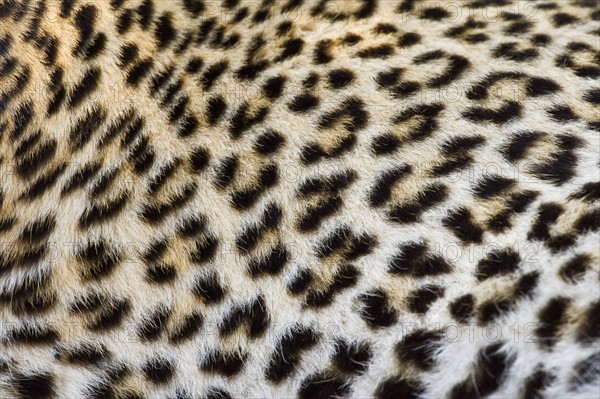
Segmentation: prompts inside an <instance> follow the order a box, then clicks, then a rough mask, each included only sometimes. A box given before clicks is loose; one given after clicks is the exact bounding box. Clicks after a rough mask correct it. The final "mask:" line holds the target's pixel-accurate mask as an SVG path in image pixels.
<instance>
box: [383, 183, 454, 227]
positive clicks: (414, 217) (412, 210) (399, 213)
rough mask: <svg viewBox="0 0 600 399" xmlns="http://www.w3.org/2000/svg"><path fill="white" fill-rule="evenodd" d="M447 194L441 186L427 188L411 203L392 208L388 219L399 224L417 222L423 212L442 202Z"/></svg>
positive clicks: (433, 185)
mask: <svg viewBox="0 0 600 399" xmlns="http://www.w3.org/2000/svg"><path fill="white" fill-rule="evenodd" d="M447 193H448V189H447V187H446V186H445V185H443V184H432V185H430V186H427V187H425V189H424V190H423V191H422V192H421V193H419V195H418V197H417V198H416V199H415V200H413V201H412V202H408V203H404V204H398V205H394V206H392V207H391V209H390V210H389V211H388V218H389V219H390V220H391V221H393V222H396V223H400V224H403V223H413V222H417V221H419V219H420V216H421V215H422V214H423V213H424V212H426V211H427V210H428V209H430V208H432V207H434V206H436V205H438V204H439V203H441V202H443V201H444V200H445V199H446V197H447V196H448V194H447Z"/></svg>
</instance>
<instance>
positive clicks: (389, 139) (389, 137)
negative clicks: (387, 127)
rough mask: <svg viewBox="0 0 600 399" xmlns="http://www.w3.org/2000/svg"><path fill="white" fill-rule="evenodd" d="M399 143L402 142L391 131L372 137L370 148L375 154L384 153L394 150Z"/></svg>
mask: <svg viewBox="0 0 600 399" xmlns="http://www.w3.org/2000/svg"><path fill="white" fill-rule="evenodd" d="M401 144H402V142H401V141H400V139H399V138H398V137H396V136H395V135H393V134H391V133H386V134H383V135H381V136H377V137H375V138H374V139H373V143H372V144H371V149H372V150H373V152H374V153H375V154H377V155H384V154H390V153H392V152H394V151H396V150H397V149H398V148H399V147H400V145H401Z"/></svg>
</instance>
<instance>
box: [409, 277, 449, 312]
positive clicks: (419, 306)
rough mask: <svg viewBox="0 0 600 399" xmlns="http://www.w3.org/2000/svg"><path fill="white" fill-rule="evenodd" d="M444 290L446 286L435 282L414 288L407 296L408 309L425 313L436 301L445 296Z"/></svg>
mask: <svg viewBox="0 0 600 399" xmlns="http://www.w3.org/2000/svg"><path fill="white" fill-rule="evenodd" d="M444 291H445V290H444V287H441V286H439V285H434V284H428V285H424V286H423V287H421V288H419V289H416V290H413V291H411V292H410V293H409V295H408V297H407V298H406V301H407V305H408V309H409V310H410V311H411V312H414V313H418V314H425V313H427V311H428V310H429V308H430V307H431V305H433V303H434V302H435V301H437V300H438V299H440V298H441V297H443V296H444Z"/></svg>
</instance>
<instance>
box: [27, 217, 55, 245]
mask: <svg viewBox="0 0 600 399" xmlns="http://www.w3.org/2000/svg"><path fill="white" fill-rule="evenodd" d="M55 227H56V218H55V217H54V216H53V215H46V216H45V217H42V218H39V219H37V220H34V221H33V222H30V223H28V224H27V225H25V228H24V229H23V231H22V232H21V241H24V242H26V243H34V242H40V241H41V240H43V239H45V238H48V236H49V235H50V234H51V233H52V231H53V230H54V228H55Z"/></svg>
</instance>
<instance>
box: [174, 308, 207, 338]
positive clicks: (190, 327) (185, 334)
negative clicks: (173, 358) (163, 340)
mask: <svg viewBox="0 0 600 399" xmlns="http://www.w3.org/2000/svg"><path fill="white" fill-rule="evenodd" d="M203 323H204V317H203V316H202V314H201V313H200V312H198V311H196V312H194V313H191V314H189V315H187V316H185V317H184V318H183V320H182V321H181V323H180V324H178V325H177V326H176V327H175V328H174V330H173V332H172V333H171V334H170V335H169V340H170V341H171V342H173V343H180V342H183V341H185V340H188V339H190V338H191V337H192V336H193V335H194V334H195V333H197V332H198V330H200V328H201V327H202V325H203Z"/></svg>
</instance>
